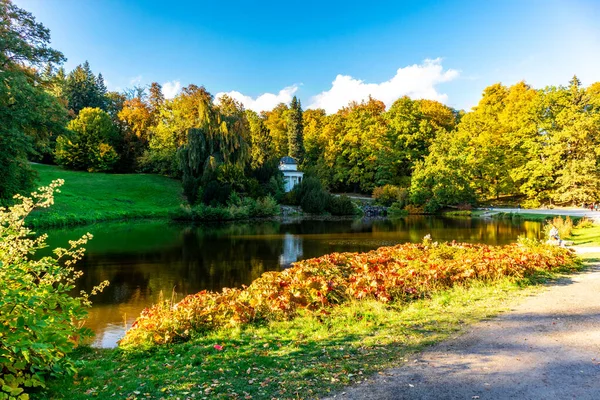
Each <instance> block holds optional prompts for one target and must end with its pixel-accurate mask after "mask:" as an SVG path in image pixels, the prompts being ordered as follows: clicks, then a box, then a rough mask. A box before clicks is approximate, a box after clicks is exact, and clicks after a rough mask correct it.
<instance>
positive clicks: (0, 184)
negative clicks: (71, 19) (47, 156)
mask: <svg viewBox="0 0 600 400" xmlns="http://www.w3.org/2000/svg"><path fill="white" fill-rule="evenodd" d="M49 42H50V32H49V31H48V29H47V28H45V27H44V26H43V25H42V24H40V23H38V22H36V21H35V18H34V17H33V16H32V15H31V14H30V13H28V12H27V11H25V10H23V9H20V8H18V7H17V6H15V5H14V4H13V3H12V2H10V1H8V0H0V149H2V150H1V151H0V171H2V173H1V174H0V203H4V202H7V201H9V199H10V198H11V197H12V196H13V195H14V194H16V193H24V192H27V191H29V190H30V189H31V188H32V185H33V181H34V179H35V173H34V172H33V170H32V169H31V168H30V167H29V165H28V163H27V157H28V155H30V154H31V153H32V152H34V151H35V149H36V148H37V149H38V151H43V149H44V148H47V147H48V146H49V143H50V142H51V141H52V140H53V139H52V138H53V137H54V136H55V135H57V134H60V133H61V132H62V131H63V130H64V124H65V123H66V111H65V110H64V108H63V107H62V105H61V104H60V103H59V101H58V100H57V99H56V98H55V97H54V96H52V95H51V94H50V93H48V92H47V91H46V90H44V80H43V78H42V74H39V73H37V71H36V69H35V68H42V67H44V66H47V65H50V70H52V66H53V64H56V63H60V62H62V61H63V60H64V57H63V55H62V54H61V53H60V52H58V51H56V50H54V49H52V48H50V47H49V46H48V44H49Z"/></svg>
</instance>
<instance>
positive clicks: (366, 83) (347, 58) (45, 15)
mask: <svg viewBox="0 0 600 400" xmlns="http://www.w3.org/2000/svg"><path fill="white" fill-rule="evenodd" d="M15 3H16V4H17V5H18V6H20V7H22V8H24V9H26V10H28V11H30V12H32V13H33V14H34V16H35V17H36V18H37V20H38V21H40V22H42V23H43V24H44V25H45V26H47V27H48V28H50V30H51V34H52V45H53V47H55V48H56V49H58V50H61V51H62V52H63V53H64V54H65V56H66V57H67V58H68V61H67V63H66V64H65V67H66V68H67V70H70V69H72V68H73V67H75V66H76V65H77V64H80V63H82V62H84V61H85V60H88V61H89V62H90V64H91V66H92V69H93V71H94V72H96V73H98V72H101V73H102V74H103V75H104V77H105V79H106V81H107V83H108V86H109V89H123V88H126V87H131V86H133V85H134V84H148V83H150V82H153V81H157V82H159V83H161V84H163V85H164V87H165V89H166V91H167V92H168V93H169V94H171V95H172V94H174V93H175V92H176V90H177V88H178V87H181V86H186V85H188V84H190V83H195V84H197V85H204V86H205V87H206V88H207V89H208V90H209V91H210V92H211V93H213V94H219V93H230V94H232V95H233V96H234V97H236V98H238V99H239V100H241V101H243V102H244V104H245V105H246V107H248V108H254V109H257V110H260V109H261V108H270V107H272V106H273V105H274V104H275V103H277V102H279V101H289V99H290V98H291V96H292V95H294V94H295V95H297V96H298V97H299V98H300V99H301V100H302V104H303V106H304V107H305V108H306V107H323V108H325V109H326V110H327V111H328V112H333V111H335V110H336V109H337V108H339V107H340V106H342V105H345V104H347V103H348V102H349V101H351V100H360V99H361V98H364V97H366V96H368V95H369V94H372V95H373V96H374V97H376V98H380V99H381V100H383V101H384V102H386V104H388V105H389V104H390V103H391V102H392V101H393V99H395V98H397V97H399V96H402V95H404V94H408V95H410V96H411V97H424V98H432V99H437V100H440V101H442V102H444V103H446V104H448V105H450V106H452V107H455V108H464V109H468V108H470V107H471V106H473V105H476V103H477V101H478V100H479V97H480V95H481V92H482V90H483V89H484V88H485V87H486V86H488V85H490V84H493V83H495V82H502V83H505V84H513V83H515V82H518V81H519V80H526V81H527V82H528V83H530V84H531V85H533V86H534V87H543V86H546V85H553V84H554V85H558V84H566V83H567V82H568V81H569V79H570V78H571V76H572V75H573V74H577V75H578V76H579V78H580V79H581V80H582V82H583V83H584V84H585V85H588V84H590V83H592V82H595V81H600V23H598V21H600V2H598V1H593V0H587V1H585V0H567V1H561V0H543V1H542V0H521V1H511V0H503V1H500V0H498V1H495V0H485V1H482V0H480V1H426V0H424V1H399V0H397V1H390V2H387V1H362V2H353V1H339V2H338V1H324V0H322V1H315V2H313V1H303V2H291V1H287V2H286V1H277V2H257V1H251V0H247V1H245V2H236V1H228V2H220V1H210V2H207V1H188V2H184V1H177V0H172V1H164V0H160V1H154V0H147V1H132V0H127V1H123V0H15ZM260 96H262V97H260Z"/></svg>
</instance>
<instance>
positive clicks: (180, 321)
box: [120, 238, 575, 347]
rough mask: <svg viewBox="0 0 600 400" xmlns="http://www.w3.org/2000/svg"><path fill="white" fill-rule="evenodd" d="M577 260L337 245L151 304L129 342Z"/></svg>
mask: <svg viewBox="0 0 600 400" xmlns="http://www.w3.org/2000/svg"><path fill="white" fill-rule="evenodd" d="M574 262H575V256H574V254H573V253H572V252H570V251H569V250H566V249H564V248H560V247H556V246H548V245H543V244H541V243H539V242H534V241H528V242H527V243H522V244H512V245H507V246H487V245H481V244H465V243H455V242H452V243H441V244H438V243H432V242H431V239H429V238H426V239H425V240H424V241H423V243H420V244H402V245H397V246H393V247H381V248H379V249H377V250H374V251H370V252H368V253H333V254H329V255H325V256H323V257H318V258H313V259H310V260H304V261H300V262H297V263H295V264H294V265H293V266H292V267H291V268H288V269H286V270H284V271H281V272H266V273H264V274H263V275H262V276H261V277H260V278H258V279H256V280H255V281H254V282H252V284H251V285H250V286H248V287H244V288H242V289H223V291H222V292H209V291H202V292H200V293H197V294H194V295H190V296H187V297H185V298H184V299H183V300H182V301H180V302H179V303H177V304H174V305H172V304H169V303H161V304H158V305H155V306H153V307H152V308H150V309H146V310H144V311H143V312H142V315H141V316H140V317H139V318H138V319H137V320H136V322H135V323H134V325H133V326H132V328H131V329H130V330H129V331H128V332H127V333H126V335H125V337H124V338H123V340H122V341H121V343H120V345H121V346H125V347H127V346H138V345H152V344H163V343H169V342H175V341H181V340H187V339H188V338H189V337H190V335H191V334H192V333H193V332H199V333H202V332H206V331H209V330H213V329H219V328H228V327H233V326H236V325H241V324H246V323H251V322H257V321H270V320H284V319H290V318H293V317H294V316H296V315H297V313H298V311H299V310H301V309H302V310H307V311H309V312H325V313H326V312H328V311H327V310H328V309H330V308H331V307H334V306H335V305H337V304H341V303H343V302H345V301H347V300H349V299H352V298H354V299H363V298H372V299H376V300H378V301H381V302H391V301H410V300H412V299H417V298H424V297H428V296H430V295H431V294H432V293H434V292H435V291H438V290H443V289H447V288H450V287H452V286H454V285H456V284H468V283H469V282H470V281H474V280H478V281H494V280H497V279H500V278H502V277H505V276H514V277H524V276H527V275H531V274H532V273H535V272H537V271H547V270H552V269H555V268H559V267H564V266H568V265H570V264H573V263H574Z"/></svg>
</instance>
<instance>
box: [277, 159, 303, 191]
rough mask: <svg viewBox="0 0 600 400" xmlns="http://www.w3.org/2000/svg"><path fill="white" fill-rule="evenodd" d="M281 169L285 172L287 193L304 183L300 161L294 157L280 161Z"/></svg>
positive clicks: (284, 179) (284, 178)
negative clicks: (299, 168)
mask: <svg viewBox="0 0 600 400" xmlns="http://www.w3.org/2000/svg"><path fill="white" fill-rule="evenodd" d="M279 169H280V170H281V172H283V181H284V182H285V191H286V192H289V191H290V190H292V189H293V188H294V186H296V185H297V184H299V183H300V182H302V177H303V176H304V172H302V171H298V161H296V160H295V159H293V158H292V157H288V156H285V157H283V158H282V159H281V160H279Z"/></svg>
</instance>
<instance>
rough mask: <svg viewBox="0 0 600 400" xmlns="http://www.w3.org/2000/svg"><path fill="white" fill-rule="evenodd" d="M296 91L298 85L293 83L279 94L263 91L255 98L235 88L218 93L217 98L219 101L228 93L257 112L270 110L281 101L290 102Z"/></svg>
mask: <svg viewBox="0 0 600 400" xmlns="http://www.w3.org/2000/svg"><path fill="white" fill-rule="evenodd" d="M296 91H298V86H297V85H292V86H288V87H285V88H283V89H281V90H280V91H279V93H277V94H273V93H263V94H261V95H260V96H258V97H257V98H256V99H253V98H252V97H250V96H246V95H244V94H242V93H240V92H237V91H235V90H234V91H231V92H220V93H217V94H216V96H215V98H216V99H217V102H218V101H219V99H220V98H221V96H223V95H227V96H229V97H231V98H233V99H234V100H237V101H239V102H240V103H242V104H243V105H244V107H245V108H247V109H249V110H254V111H256V112H261V111H270V110H272V109H273V108H274V107H275V106H276V105H277V104H279V103H289V102H290V101H292V97H293V96H294V94H295V93H296Z"/></svg>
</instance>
